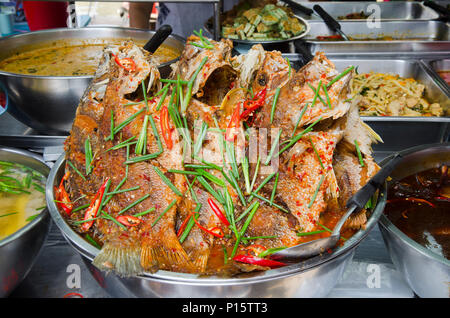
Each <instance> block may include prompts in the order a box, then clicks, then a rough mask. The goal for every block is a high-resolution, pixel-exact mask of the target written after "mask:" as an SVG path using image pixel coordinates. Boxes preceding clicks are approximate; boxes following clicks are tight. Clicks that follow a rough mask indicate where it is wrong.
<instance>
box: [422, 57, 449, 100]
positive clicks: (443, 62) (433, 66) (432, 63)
mask: <svg viewBox="0 0 450 318" xmlns="http://www.w3.org/2000/svg"><path fill="white" fill-rule="evenodd" d="M449 56H450V55H448V56H447V58H441V59H423V60H421V62H422V63H423V64H424V65H425V67H427V68H429V70H430V71H431V72H436V75H437V80H440V81H439V82H441V85H442V86H444V87H445V88H446V90H447V91H448V92H450V84H449V83H447V82H446V81H445V80H444V79H443V78H442V77H441V76H440V75H439V74H438V73H437V72H440V71H448V72H449V71H450V58H448V57H449Z"/></svg>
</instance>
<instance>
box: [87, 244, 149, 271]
mask: <svg viewBox="0 0 450 318" xmlns="http://www.w3.org/2000/svg"><path fill="white" fill-rule="evenodd" d="M140 254H141V253H140V247H139V246H138V245H135V244H133V245H123V244H117V243H115V242H107V243H105V245H103V248H102V249H101V250H100V253H99V254H98V255H97V256H96V257H95V258H94V261H93V262H92V264H94V266H96V267H97V268H99V269H100V270H103V271H114V272H115V273H116V274H118V275H119V276H122V277H127V276H133V275H138V274H141V273H143V272H144V270H143V268H142V266H141V259H140V258H141V257H140Z"/></svg>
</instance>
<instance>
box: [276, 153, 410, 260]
mask: <svg viewBox="0 0 450 318" xmlns="http://www.w3.org/2000/svg"><path fill="white" fill-rule="evenodd" d="M401 159H402V156H401V155H400V154H399V153H396V154H395V156H394V157H393V158H392V159H391V160H390V161H389V162H388V163H387V164H386V165H385V166H384V167H383V168H381V169H380V171H378V173H377V174H376V175H375V176H373V177H372V178H371V179H370V180H369V181H368V182H367V184H366V185H365V186H363V187H362V188H361V189H359V191H358V192H356V193H355V194H354V195H353V196H352V197H351V198H350V199H348V201H347V204H346V207H347V208H348V210H347V212H346V213H345V214H344V215H343V216H342V217H341V219H340V220H339V222H338V223H337V224H336V226H335V227H334V229H333V232H332V233H331V235H330V236H328V237H325V238H321V239H317V240H314V241H310V242H306V243H303V244H299V245H297V246H293V247H289V248H286V249H283V250H281V251H279V252H276V253H273V254H272V255H270V256H269V257H270V258H271V259H274V260H286V261H298V260H299V259H303V258H308V257H311V256H314V255H318V254H320V253H322V252H324V251H326V250H328V249H330V248H332V247H334V246H335V245H336V243H337V242H338V241H339V238H340V237H341V233H340V232H341V228H342V226H343V225H344V223H345V221H347V219H348V217H349V216H350V215H352V214H353V213H354V212H357V211H359V210H361V209H363V208H364V207H365V205H366V203H367V201H369V199H370V198H371V197H372V196H373V194H374V193H375V191H376V190H377V189H380V188H381V187H382V185H383V184H384V181H385V180H386V178H387V177H388V176H389V175H390V174H391V172H392V171H393V170H394V168H395V167H396V166H397V164H398V162H399V161H400V160H401Z"/></svg>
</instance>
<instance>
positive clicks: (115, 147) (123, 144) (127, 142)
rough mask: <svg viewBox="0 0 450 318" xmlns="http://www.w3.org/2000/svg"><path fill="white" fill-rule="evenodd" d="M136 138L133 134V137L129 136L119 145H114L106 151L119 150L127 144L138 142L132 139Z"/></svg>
mask: <svg viewBox="0 0 450 318" xmlns="http://www.w3.org/2000/svg"><path fill="white" fill-rule="evenodd" d="M135 138H136V137H135V136H133V137H131V138H128V139H127V140H124V141H122V142H120V143H118V144H117V145H115V146H112V147H111V148H109V149H108V150H106V152H108V151H111V150H117V149H120V148H123V147H126V146H127V145H134V144H136V143H137V141H134V142H132V141H131V140H133V139H135Z"/></svg>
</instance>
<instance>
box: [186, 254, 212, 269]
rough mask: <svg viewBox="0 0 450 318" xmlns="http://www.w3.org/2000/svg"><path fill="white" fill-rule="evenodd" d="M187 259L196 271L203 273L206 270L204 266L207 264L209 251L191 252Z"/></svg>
mask: <svg viewBox="0 0 450 318" xmlns="http://www.w3.org/2000/svg"><path fill="white" fill-rule="evenodd" d="M189 258H190V259H191V261H192V264H193V265H194V266H195V268H196V269H197V270H198V271H200V272H204V271H205V270H206V265H207V264H208V259H209V249H201V250H196V251H193V252H192V253H191V254H189Z"/></svg>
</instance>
